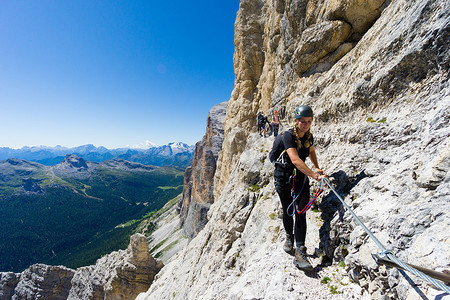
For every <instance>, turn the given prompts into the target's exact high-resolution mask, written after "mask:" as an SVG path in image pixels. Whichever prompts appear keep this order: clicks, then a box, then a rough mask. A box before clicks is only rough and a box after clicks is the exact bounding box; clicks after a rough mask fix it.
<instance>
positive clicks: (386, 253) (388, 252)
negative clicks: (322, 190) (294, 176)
mask: <svg viewBox="0 0 450 300" xmlns="http://www.w3.org/2000/svg"><path fill="white" fill-rule="evenodd" d="M323 180H324V182H325V184H326V186H328V187H329V188H330V189H331V191H332V192H333V193H334V194H335V195H336V197H337V198H338V199H339V201H341V203H342V205H343V206H344V207H345V208H346V209H347V210H348V211H349V212H350V214H351V215H352V217H353V218H354V219H355V221H356V222H357V223H358V224H359V225H360V226H361V227H362V228H363V229H364V231H365V232H366V233H367V235H368V236H369V237H370V238H371V239H372V240H373V241H374V242H375V244H376V245H377V246H378V247H379V248H380V249H381V251H380V252H379V253H378V255H379V256H380V257H381V258H384V257H387V258H388V259H389V260H391V261H392V262H394V263H395V264H397V265H398V266H399V267H400V268H401V269H404V270H407V271H409V272H411V273H413V274H414V275H416V276H417V277H419V278H421V279H423V280H425V281H427V282H429V283H431V284H432V285H434V286H435V287H436V288H438V289H440V290H442V291H444V292H446V293H449V294H450V287H448V286H446V285H445V284H443V283H442V282H439V281H437V280H435V279H434V278H431V277H430V276H428V275H426V274H424V273H423V272H421V271H419V270H417V269H416V268H413V267H412V266H411V265H408V264H406V263H404V262H402V261H401V260H399V259H398V258H397V257H396V256H395V255H394V253H393V252H392V251H391V250H388V249H386V247H384V246H383V244H382V243H381V242H380V241H379V240H378V239H377V238H376V237H375V235H374V234H373V233H372V232H371V231H370V230H369V228H367V227H366V225H364V223H363V222H362V221H361V220H360V219H359V218H358V217H357V216H356V214H355V213H354V212H353V210H352V209H351V208H350V207H349V206H348V205H347V204H346V203H345V202H344V200H343V199H342V198H341V196H339V194H338V193H337V192H336V191H335V190H334V189H333V187H332V186H331V184H330V181H329V180H328V179H326V178H323Z"/></svg>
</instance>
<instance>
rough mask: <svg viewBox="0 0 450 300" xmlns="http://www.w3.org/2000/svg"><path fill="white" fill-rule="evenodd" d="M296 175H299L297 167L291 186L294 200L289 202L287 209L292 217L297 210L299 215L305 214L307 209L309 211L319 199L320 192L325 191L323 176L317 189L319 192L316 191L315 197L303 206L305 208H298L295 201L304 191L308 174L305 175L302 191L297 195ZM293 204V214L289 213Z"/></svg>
mask: <svg viewBox="0 0 450 300" xmlns="http://www.w3.org/2000/svg"><path fill="white" fill-rule="evenodd" d="M296 176H297V169H294V174H293V175H292V176H291V180H292V188H291V197H292V202H291V204H289V206H288V208H287V211H286V213H287V215H288V216H290V217H292V216H293V215H295V211H297V213H298V214H299V215H302V214H305V213H306V211H307V210H308V209H310V208H311V206H312V204H313V203H314V201H315V200H316V199H317V197H319V196H320V194H322V192H323V188H322V183H323V181H324V178H322V179H321V180H320V183H319V188H318V189H317V192H316V194H315V195H314V197H313V198H312V199H311V201H309V202H308V203H307V204H306V205H305V207H303V209H301V210H299V209H297V208H296V206H295V201H296V200H297V198H298V197H299V196H300V194H301V193H302V191H303V188H304V187H305V182H306V175H305V176H304V178H305V179H304V180H303V185H302V188H301V189H300V191H299V192H298V194H297V195H295V177H296ZM291 206H292V214H291V213H289V209H290V208H291Z"/></svg>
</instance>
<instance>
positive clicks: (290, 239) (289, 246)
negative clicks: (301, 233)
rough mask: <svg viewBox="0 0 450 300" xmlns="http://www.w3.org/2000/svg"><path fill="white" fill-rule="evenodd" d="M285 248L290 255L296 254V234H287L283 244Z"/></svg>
mask: <svg viewBox="0 0 450 300" xmlns="http://www.w3.org/2000/svg"><path fill="white" fill-rule="evenodd" d="M283 250H284V251H285V252H286V253H289V254H290V255H294V235H293V234H286V241H285V242H284V245H283Z"/></svg>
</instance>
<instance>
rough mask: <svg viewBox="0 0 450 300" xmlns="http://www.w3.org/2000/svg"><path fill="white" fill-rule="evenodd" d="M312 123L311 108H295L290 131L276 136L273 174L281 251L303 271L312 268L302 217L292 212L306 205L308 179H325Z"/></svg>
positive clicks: (304, 217) (303, 214)
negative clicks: (281, 228) (279, 208)
mask: <svg viewBox="0 0 450 300" xmlns="http://www.w3.org/2000/svg"><path fill="white" fill-rule="evenodd" d="M312 121H313V111H312V109H311V107H309V106H307V105H300V106H299V107H297V109H296V110H295V121H294V126H293V128H291V129H289V130H287V131H285V132H284V133H283V135H281V136H280V137H279V139H281V140H280V142H279V143H278V144H279V147H282V151H283V152H282V153H281V151H280V153H281V155H280V157H279V159H278V160H277V161H276V162H275V171H274V181H275V188H276V191H277V193H278V195H279V197H280V200H281V204H282V207H283V226H284V230H285V232H286V241H285V244H284V246H283V249H284V251H286V252H287V253H289V254H291V255H292V254H294V265H295V266H296V267H297V268H299V269H301V270H304V271H311V270H312V269H313V268H312V265H311V263H310V262H309V261H308V258H307V253H306V247H305V238H306V214H305V213H296V211H301V210H302V209H303V208H304V207H305V206H306V204H307V203H308V202H309V195H310V191H309V178H308V177H311V178H314V179H315V180H317V181H320V180H321V179H322V178H324V177H326V175H325V174H324V172H323V171H322V170H321V169H320V168H319V163H318V161H317V156H316V152H315V149H314V139H313V135H312V134H311V130H310V128H311V123H312ZM274 144H275V143H274ZM280 150H281V149H280ZM307 157H309V158H310V160H311V162H312V163H313V165H314V168H315V172H314V171H313V170H311V169H310V168H309V167H308V166H307V165H306V164H305V159H306V158H307ZM295 198H296V200H295V207H294V209H292V208H293V207H291V210H293V214H289V212H288V208H289V206H290V204H291V203H293V202H294V199H295ZM293 215H295V217H294V216H293ZM293 218H294V219H295V222H294V220H293ZM294 237H295V252H294Z"/></svg>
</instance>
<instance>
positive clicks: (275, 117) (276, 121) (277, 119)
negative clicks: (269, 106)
mask: <svg viewBox="0 0 450 300" xmlns="http://www.w3.org/2000/svg"><path fill="white" fill-rule="evenodd" d="M280 125H282V124H281V121H280V117H279V116H278V111H274V112H273V120H272V131H273V136H274V137H277V136H278V129H280Z"/></svg>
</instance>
